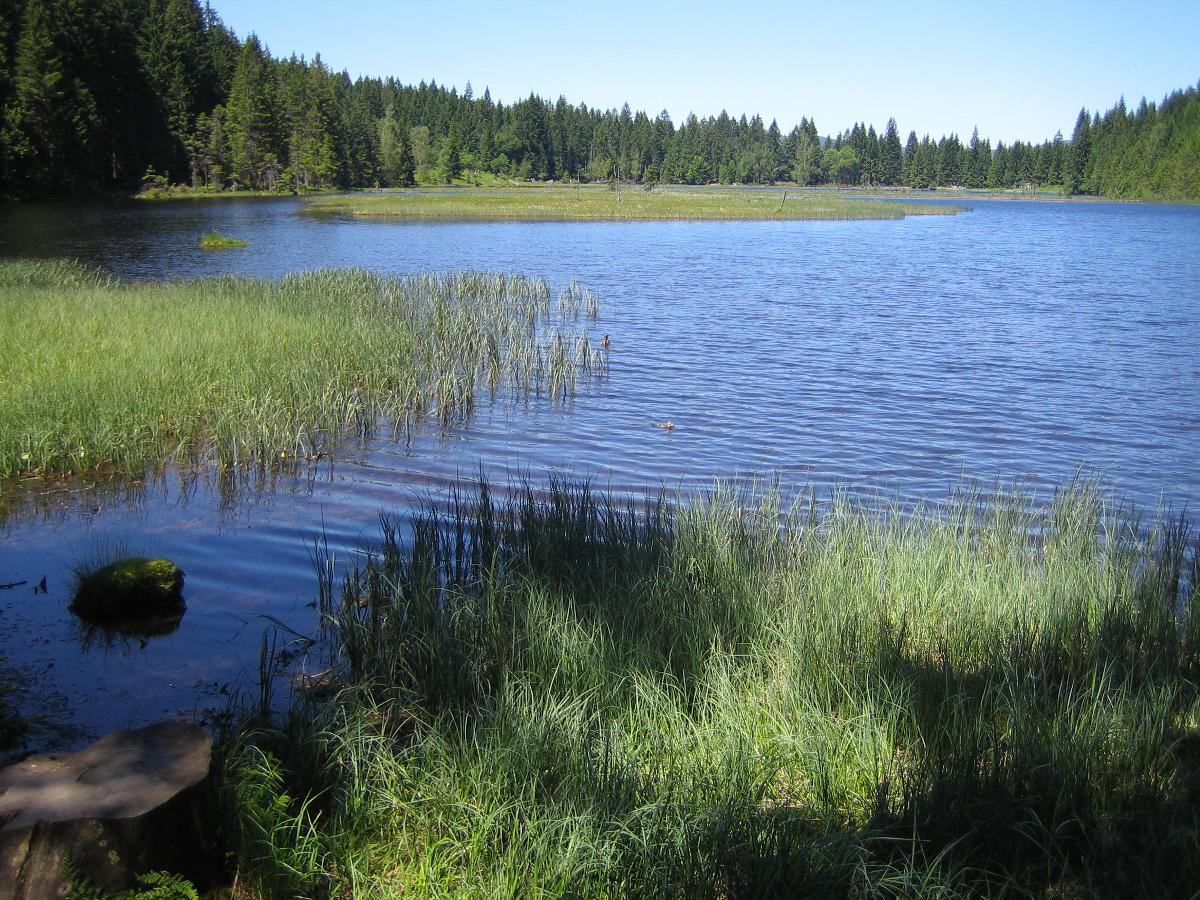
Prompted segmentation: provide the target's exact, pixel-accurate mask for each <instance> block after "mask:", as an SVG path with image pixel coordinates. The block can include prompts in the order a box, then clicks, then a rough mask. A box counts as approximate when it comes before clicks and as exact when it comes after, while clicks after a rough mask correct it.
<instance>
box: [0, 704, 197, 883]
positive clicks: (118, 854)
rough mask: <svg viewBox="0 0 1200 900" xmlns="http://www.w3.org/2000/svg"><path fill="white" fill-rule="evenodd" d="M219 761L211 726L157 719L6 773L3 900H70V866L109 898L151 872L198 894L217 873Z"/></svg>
mask: <svg viewBox="0 0 1200 900" xmlns="http://www.w3.org/2000/svg"><path fill="white" fill-rule="evenodd" d="M211 754H212V736H211V735H209V734H208V732H206V731H205V730H204V729H203V728H200V727H199V726H198V725H189V724H186V723H183V722H159V723H158V724H156V725H150V726H148V727H146V728H140V729H138V730H137V731H118V732H115V733H113V734H110V735H108V736H107V737H104V738H101V739H100V740H99V741H97V742H96V743H94V744H92V745H91V746H90V747H87V748H86V749H84V750H80V751H79V752H77V753H72V754H68V755H63V756H60V755H54V756H31V757H29V758H28V759H26V760H24V761H22V762H19V763H16V764H15V765H12V766H9V767H7V768H6V769H3V770H0V900H10V898H12V900H18V898H19V900H26V898H29V900H32V898H43V897H62V896H65V894H66V892H67V890H68V889H69V881H68V879H67V877H66V872H65V871H64V863H65V862H66V860H68V859H69V860H70V862H71V865H72V866H73V867H74V868H75V870H76V872H78V874H79V875H81V876H82V877H84V878H86V879H87V880H88V881H89V882H91V883H92V884H93V885H95V886H96V887H99V888H103V889H104V890H106V891H119V890H124V889H125V888H128V887H131V886H133V884H134V876H135V875H136V874H138V873H144V872H148V871H153V870H166V871H171V872H177V873H179V874H182V875H184V876H185V877H187V878H189V879H191V880H192V881H193V883H195V884H196V885H197V887H200V886H201V884H202V883H204V882H207V881H208V880H209V878H210V877H211V875H212V873H213V864H212V860H213V856H214V854H213V850H212V844H213V836H212V834H211V829H210V828H208V827H206V826H205V825H204V824H203V823H204V821H205V818H206V816H205V815H204V813H205V805H204V803H203V802H202V801H203V799H204V798H203V795H204V783H205V781H206V779H207V778H208V772H209V764H210V760H211ZM206 832H207V833H206Z"/></svg>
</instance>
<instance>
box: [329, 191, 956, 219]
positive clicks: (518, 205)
mask: <svg viewBox="0 0 1200 900" xmlns="http://www.w3.org/2000/svg"><path fill="white" fill-rule="evenodd" d="M307 208H308V210H309V211H311V212H314V213H346V214H350V215H356V216H366V217H369V218H385V219H392V218H396V219H447V220H509V219H527V220H535V221H566V220H575V219H583V220H587V219H602V220H603V219H611V220H689V219H691V220H743V219H748V220H757V219H774V220H790V219H817V220H823V219H903V218H904V217H905V216H913V215H920V216H929V215H953V214H954V213H957V212H961V211H962V210H961V209H960V208H958V207H952V206H945V205H934V204H928V203H900V202H890V201H889V202H883V201H879V200H865V199H859V198H855V197H853V196H844V195H842V194H840V193H837V192H833V191H811V190H804V189H797V188H787V189H786V190H785V189H782V188H781V189H779V190H763V189H751V190H746V189H739V188H732V187H696V188H670V189H660V190H656V191H651V192H647V191H622V192H620V193H618V192H615V191H610V190H608V189H607V187H605V186H603V185H589V186H574V187H524V188H518V189H513V190H478V191H471V190H455V191H442V192H436V193H434V192H428V193H421V192H411V193H405V194H383V195H373V194H348V195H338V196H333V197H320V198H316V199H314V200H313V201H311V202H310V203H309V205H308V207H307Z"/></svg>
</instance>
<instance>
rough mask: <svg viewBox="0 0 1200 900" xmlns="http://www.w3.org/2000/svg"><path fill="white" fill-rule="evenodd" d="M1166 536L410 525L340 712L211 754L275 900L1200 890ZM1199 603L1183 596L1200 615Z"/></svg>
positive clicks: (347, 679) (1188, 628)
mask: <svg viewBox="0 0 1200 900" xmlns="http://www.w3.org/2000/svg"><path fill="white" fill-rule="evenodd" d="M1185 536H1186V531H1185V529H1184V527H1183V525H1182V523H1179V522H1175V523H1165V524H1158V525H1155V526H1154V527H1152V528H1150V529H1149V530H1137V529H1135V528H1134V527H1132V526H1131V525H1130V524H1129V523H1128V520H1127V519H1125V518H1123V517H1121V516H1120V515H1118V510H1117V509H1116V508H1115V507H1114V506H1113V505H1111V504H1109V503H1107V502H1105V501H1104V500H1103V499H1102V498H1101V497H1100V496H1099V495H1098V494H1097V493H1096V491H1095V490H1094V489H1092V488H1090V487H1088V486H1077V487H1074V488H1072V489H1070V490H1067V491H1064V492H1063V493H1062V494H1061V495H1060V496H1059V497H1058V498H1057V499H1056V500H1055V501H1054V503H1053V504H1052V505H1050V506H1048V507H1039V506H1035V505H1033V504H1032V503H1031V502H1030V501H1028V499H1027V498H1023V497H1020V496H1010V497H1002V498H999V499H998V500H996V499H993V500H991V501H989V502H984V501H983V500H982V499H981V498H979V497H967V498H965V499H964V498H960V499H958V500H957V501H955V502H954V503H952V504H951V505H949V506H948V507H944V508H937V509H934V508H931V509H923V510H918V511H916V512H915V513H908V514H901V513H900V512H899V511H896V510H887V509H884V510H871V509H863V508H859V507H855V506H854V505H852V504H851V503H850V502H849V501H846V500H842V499H836V500H835V501H834V502H833V503H832V504H831V505H830V506H829V507H828V508H821V509H819V508H818V507H817V506H816V505H815V504H812V503H811V502H810V503H807V504H804V505H802V506H800V507H797V508H795V509H793V510H791V511H790V512H786V511H784V510H783V509H782V508H781V505H780V502H779V500H778V497H777V496H774V495H772V494H771V493H770V492H765V493H759V494H755V495H753V496H745V495H736V494H733V493H730V492H723V491H720V490H718V491H715V492H713V493H712V494H710V495H709V496H706V497H703V498H699V499H697V500H696V501H695V502H693V503H691V505H688V506H678V505H675V504H672V503H668V502H667V501H666V500H665V499H663V498H658V499H656V500H651V501H650V502H648V503H645V504H641V505H638V506H636V507H635V506H632V505H623V504H621V503H618V502H617V501H615V500H614V499H613V498H611V497H607V496H604V495H603V494H598V493H596V492H594V491H593V490H592V489H590V488H589V487H588V486H586V485H570V484H563V483H558V484H553V485H552V486H551V487H550V489H549V490H548V491H546V492H535V491H534V490H533V489H531V488H525V489H521V490H518V491H516V492H515V493H514V495H513V496H512V497H511V499H509V500H508V501H506V502H504V503H500V502H498V501H496V500H495V499H494V498H493V496H492V492H491V490H490V489H489V488H488V486H487V485H482V486H481V487H480V489H479V491H478V494H477V495H476V497H475V498H474V499H473V500H468V499H465V498H463V497H461V496H454V497H452V498H451V499H450V503H449V505H448V508H446V509H444V511H441V512H438V511H436V510H434V509H432V508H431V509H429V510H428V511H427V512H426V513H425V514H423V515H421V516H419V517H418V518H417V519H416V521H415V523H414V525H413V527H412V531H411V533H410V534H407V535H403V536H402V535H400V534H399V533H398V531H397V529H396V527H395V526H394V525H393V524H391V523H390V522H387V521H385V523H384V530H383V540H382V543H381V545H380V547H379V549H378V551H377V552H376V553H375V554H374V555H373V557H372V558H370V560H369V561H368V562H367V563H366V564H364V565H363V566H362V567H361V568H360V569H359V570H358V571H357V572H356V573H355V574H354V575H353V576H351V577H350V578H349V579H348V580H347V582H346V584H345V586H344V590H343V591H342V592H341V599H340V601H337V600H336V599H335V592H334V590H333V585H332V584H331V583H329V582H328V581H327V580H326V581H323V582H322V588H321V606H322V610H323V613H324V616H323V620H324V621H325V622H326V624H327V627H328V634H327V635H326V637H327V640H328V647H329V649H330V653H331V658H330V659H329V665H330V671H329V673H328V675H329V683H332V684H344V685H346V687H345V688H343V689H342V690H341V691H340V692H338V693H336V694H335V695H333V696H332V697H329V696H326V697H325V698H323V699H317V698H314V697H313V696H311V695H309V696H307V697H306V698H301V699H300V700H298V701H297V703H296V705H295V706H294V707H293V709H292V710H291V711H290V712H289V713H288V714H287V715H286V716H285V717H284V720H283V721H282V722H280V723H276V724H275V725H274V726H270V727H268V726H267V725H265V724H261V723H260V724H259V726H258V727H257V728H256V729H254V730H246V731H244V732H243V733H242V734H241V736H240V737H239V738H238V739H237V740H236V741H235V742H234V743H233V744H232V745H231V746H230V747H229V752H228V757H227V768H226V791H227V794H226V798H227V803H228V807H229V809H230V812H231V815H232V817H233V821H234V831H233V833H234V834H235V835H236V837H237V840H238V845H237V848H236V850H237V855H238V859H239V862H240V866H241V872H242V874H243V876H244V877H247V878H249V879H250V880H251V881H253V882H255V883H256V884H257V885H258V886H259V888H260V889H261V890H263V891H264V893H266V894H267V895H273V896H293V895H304V896H312V895H317V894H319V895H353V896H359V895H364V896H365V895H370V896H391V895H399V894H409V893H414V894H418V895H422V896H471V897H484V896H547V897H568V896H569V897H578V896H584V897H618V896H620V897H625V896H631V897H647V896H676V897H762V896H789V897H790V896H812V897H827V896H896V897H901V896H904V897H907V896H933V895H937V896H960V895H981V896H993V895H995V896H999V895H1005V896H1016V897H1020V896H1029V897H1035V896H1036V897H1047V896H1084V895H1087V896H1105V895H1107V896H1170V895H1186V894H1188V893H1190V891H1191V890H1193V889H1194V885H1195V884H1196V883H1197V878H1200V856H1197V854H1195V853H1194V852H1193V850H1194V848H1195V847H1196V846H1197V842H1198V841H1200V750H1198V749H1197V748H1198V747H1200V704H1198V699H1200V698H1198V694H1197V685H1198V681H1197V676H1198V675H1200V613H1197V612H1196V611H1195V609H1194V608H1193V607H1192V606H1190V605H1181V604H1180V602H1179V599H1180V598H1179V593H1178V587H1179V584H1180V581H1181V579H1183V580H1184V581H1187V580H1188V579H1190V581H1191V588H1192V590H1193V592H1194V591H1195V589H1196V587H1197V578H1196V574H1195V571H1194V566H1193V567H1192V569H1191V574H1190V575H1189V574H1185V569H1186V568H1187V565H1186V560H1187V553H1186V549H1187V548H1186V543H1185V541H1184V538H1185ZM1193 596H1194V594H1193Z"/></svg>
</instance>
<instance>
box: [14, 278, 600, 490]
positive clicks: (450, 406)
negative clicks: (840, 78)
mask: <svg viewBox="0 0 1200 900" xmlns="http://www.w3.org/2000/svg"><path fill="white" fill-rule="evenodd" d="M568 295H569V296H570V297H571V298H576V299H575V300H572V301H570V302H567V303H566V304H565V305H564V303H562V302H560V303H559V304H558V305H557V306H554V305H552V304H551V292H550V288H549V286H548V285H547V284H546V283H545V282H544V281H542V280H540V279H530V278H525V277H522V276H519V275H498V274H489V273H479V272H461V273H457V274H448V275H416V276H409V277H403V278H396V277H384V276H380V275H375V274H372V273H369V272H365V271H361V270H320V271H315V272H308V273H303V274H295V275H287V276H285V277H283V278H282V279H280V280H278V281H267V280H259V279H252V278H242V277H223V278H207V279H200V280H196V281H188V282H180V283H170V284H150V285H122V284H117V283H115V282H113V281H112V280H111V279H109V278H107V277H105V276H104V275H102V274H99V273H96V272H94V271H92V270H89V269H87V268H86V267H84V266H80V265H77V264H71V263H64V262H48V263H41V262H0V476H8V475H13V474H18V473H26V472H34V473H44V474H49V473H73V472H85V471H94V470H102V471H108V470H115V471H131V472H137V471H140V470H142V469H143V468H144V467H146V466H152V465H156V464H160V463H163V462H168V461H189V462H193V461H200V462H204V461H209V460H217V461H219V462H221V463H222V464H225V465H237V464H243V463H255V464H268V463H271V462H272V461H275V462H279V461H281V460H282V461H285V462H286V461H290V460H295V459H296V458H298V457H301V458H302V457H306V456H313V455H316V454H320V453H322V452H326V451H328V450H329V448H330V447H332V446H333V445H334V444H335V443H336V442H337V441H338V440H341V439H343V438H345V437H348V436H354V435H361V434H364V433H366V432H369V431H371V430H372V429H373V428H375V427H377V426H378V425H380V424H388V425H390V426H391V427H393V428H395V429H403V428H405V427H407V426H408V425H409V424H410V423H411V422H412V421H413V420H414V419H415V417H417V416H421V415H426V414H432V415H435V416H437V417H440V418H441V419H442V420H443V421H444V422H447V423H451V422H454V421H458V420H461V419H462V418H463V417H465V416H467V415H469V414H470V412H471V410H472V409H473V407H474V405H475V403H476V402H477V398H478V397H479V396H480V395H481V394H483V395H487V394H489V393H495V392H502V391H508V392H511V393H513V394H516V395H521V396H527V395H530V394H538V393H541V394H549V395H552V396H555V397H564V396H566V395H568V394H570V393H571V392H572V391H574V389H575V387H576V384H577V381H578V379H579V377H580V376H581V375H584V374H587V373H589V372H593V371H597V370H598V369H600V368H602V367H603V365H604V357H603V354H601V353H600V352H599V351H598V350H596V349H594V348H593V347H592V345H591V343H590V341H589V339H588V337H587V335H586V333H585V332H583V331H581V330H578V329H577V328H576V327H575V326H574V324H573V323H574V322H575V320H576V319H577V318H578V317H579V315H580V314H581V309H582V307H581V303H584V301H586V304H584V305H587V310H586V311H587V313H588V314H589V315H594V314H595V311H596V303H595V298H594V297H593V296H592V295H591V294H590V292H586V291H585V290H584V289H582V288H579V287H578V285H573V286H572V287H571V288H569V289H567V291H566V292H564V297H566V296H568ZM580 298H582V299H580ZM588 298H590V299H588Z"/></svg>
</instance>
